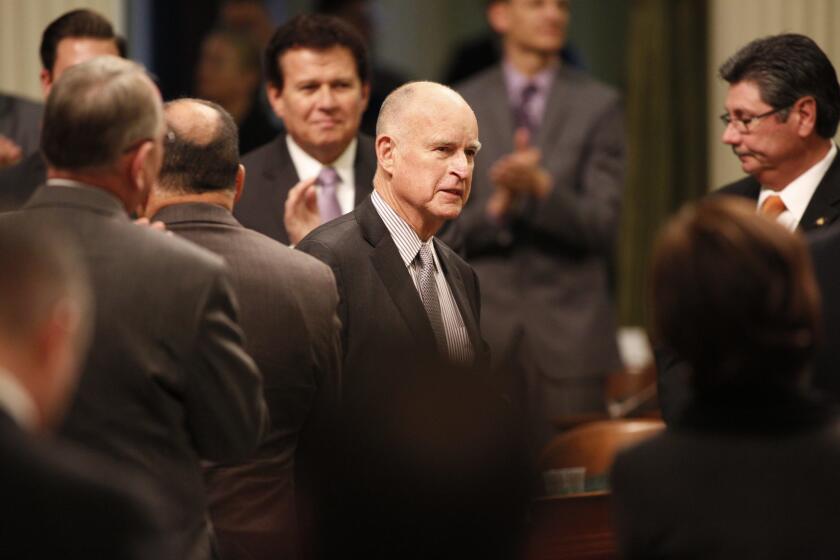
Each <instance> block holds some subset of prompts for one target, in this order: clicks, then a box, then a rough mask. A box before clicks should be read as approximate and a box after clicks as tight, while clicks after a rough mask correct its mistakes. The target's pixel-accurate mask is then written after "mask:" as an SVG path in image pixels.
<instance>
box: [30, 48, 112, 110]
mask: <svg viewBox="0 0 840 560" xmlns="http://www.w3.org/2000/svg"><path fill="white" fill-rule="evenodd" d="M108 54H110V55H113V56H119V54H120V53H119V50H117V43H116V41H114V39H95V38H92V37H67V38H64V39H62V40H61V41H59V42H58V46H57V47H56V49H55V64H54V65H53V69H52V72H50V71H49V70H47V69H46V68H43V69H41V89H42V90H43V92H44V97H47V96H48V95H49V94H50V89H52V85H53V84H54V83H55V81H56V80H57V79H59V78H60V77H61V74H63V73H64V71H65V70H67V69H68V68H70V67H71V66H75V65H76V64H80V63H82V62H84V61H86V60H90V59H91V58H96V57H97V56H103V55H108Z"/></svg>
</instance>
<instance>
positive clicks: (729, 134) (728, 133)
mask: <svg viewBox="0 0 840 560" xmlns="http://www.w3.org/2000/svg"><path fill="white" fill-rule="evenodd" d="M720 139H721V141H722V142H723V143H724V144H729V145H730V146H735V145H736V144H740V143H741V133H740V132H738V129H737V128H736V127H735V125H734V124H733V123H731V122H730V123H728V124H727V125H726V128H724V129H723V135H722V136H721V137H720Z"/></svg>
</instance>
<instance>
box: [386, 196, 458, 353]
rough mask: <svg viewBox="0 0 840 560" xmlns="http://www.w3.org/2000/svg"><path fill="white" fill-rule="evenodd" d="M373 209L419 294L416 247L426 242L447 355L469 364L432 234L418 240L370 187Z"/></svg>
mask: <svg viewBox="0 0 840 560" xmlns="http://www.w3.org/2000/svg"><path fill="white" fill-rule="evenodd" d="M370 198H371V201H372V202H373V206H374V208H376V212H377V213H378V214H379V217H380V218H382V221H383V222H385V227H386V228H388V232H389V233H390V234H391V239H393V240H394V244H395V245H396V246H397V250H398V251H399V253H400V257H402V260H403V263H405V266H406V268H407V269H408V272H409V274H410V275H411V279H412V281H414V288H415V289H416V290H417V293H418V294H420V284H419V279H418V275H419V272H420V271H419V270H418V268H419V267H418V259H417V255H418V253H419V252H420V247H421V246H422V245H424V244H428V245H429V248H430V249H431V253H432V258H433V259H434V261H435V285H436V286H437V293H438V300H439V301H440V314H441V317H442V319H443V330H444V333H445V334H446V346H447V348H448V350H449V358H450V359H451V360H452V361H453V362H455V363H458V364H464V365H469V364H472V361H473V348H472V343H471V342H470V337H469V333H467V329H466V327H465V326H464V320H463V318H462V317H461V312H460V310H459V309H458V304H457V303H456V301H455V297H454V296H453V295H452V290H451V289H450V288H449V284H448V283H447V281H446V277H445V276H444V275H443V269H442V268H441V266H440V261H439V260H438V256H437V251H435V244H434V243H433V240H434V237H430V238H429V240H428V241H426V242H425V243H424V242H423V241H421V240H420V237H419V236H418V235H417V232H415V231H414V229H413V228H412V227H411V226H410V225H408V224H407V223H406V222H405V220H403V219H402V218H401V217H400V216H399V214H397V213H396V212H395V211H394V209H393V208H391V207H390V206H389V205H388V203H387V202H385V200H383V198H382V197H381V196H379V193H377V192H376V191H373V194H372V195H371V197H370Z"/></svg>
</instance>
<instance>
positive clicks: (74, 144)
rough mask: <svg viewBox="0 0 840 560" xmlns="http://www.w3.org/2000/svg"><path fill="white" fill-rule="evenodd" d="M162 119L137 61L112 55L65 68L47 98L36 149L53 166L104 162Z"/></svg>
mask: <svg viewBox="0 0 840 560" xmlns="http://www.w3.org/2000/svg"><path fill="white" fill-rule="evenodd" d="M162 122H163V115H162V108H161V102H160V98H159V95H158V94H157V92H156V91H155V90H154V86H153V84H152V83H151V81H150V80H149V78H148V77H147V76H146V73H145V71H144V70H143V68H142V67H141V66H139V65H138V64H135V63H133V62H130V61H128V60H124V59H121V58H117V57H112V56H103V57H98V58H95V59H92V60H89V61H87V62H84V63H82V64H79V65H76V66H74V67H72V68H69V69H68V70H67V71H66V72H65V73H64V75H63V76H62V78H61V79H60V80H59V81H58V82H56V85H55V86H54V87H53V89H52V91H51V92H50V95H49V97H48V98H47V105H46V109H45V111H44V122H43V129H42V132H41V151H42V152H43V154H44V157H45V158H46V159H47V162H48V163H49V164H50V166H52V167H53V168H57V169H64V170H76V171H78V170H90V169H96V168H101V167H106V166H109V165H111V164H113V163H115V162H116V161H117V159H118V158H119V157H120V156H121V155H122V154H123V153H125V152H126V151H127V150H130V148H131V147H132V146H133V145H135V144H136V143H137V142H140V141H144V140H152V139H154V138H156V137H157V135H158V134H159V133H160V127H161V125H162Z"/></svg>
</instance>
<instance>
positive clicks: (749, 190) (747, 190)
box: [713, 176, 761, 198]
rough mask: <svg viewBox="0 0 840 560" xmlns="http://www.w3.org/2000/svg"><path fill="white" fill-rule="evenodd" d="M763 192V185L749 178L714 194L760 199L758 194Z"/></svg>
mask: <svg viewBox="0 0 840 560" xmlns="http://www.w3.org/2000/svg"><path fill="white" fill-rule="evenodd" d="M760 190H761V185H759V183H758V181H756V180H755V179H754V178H752V177H750V176H747V177H744V178H742V179H739V180H737V181H734V182H732V183H729V184H727V185H724V186H722V187H721V188H719V189H717V190H716V191H714V193H713V194H726V195H735V196H744V197H747V198H758V192H759V191H760Z"/></svg>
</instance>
